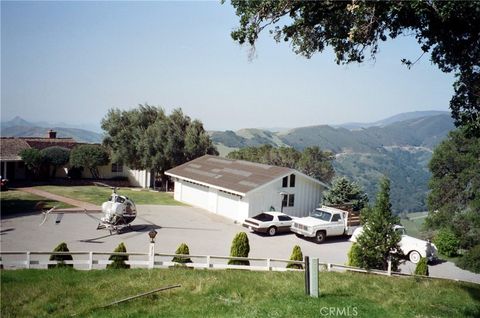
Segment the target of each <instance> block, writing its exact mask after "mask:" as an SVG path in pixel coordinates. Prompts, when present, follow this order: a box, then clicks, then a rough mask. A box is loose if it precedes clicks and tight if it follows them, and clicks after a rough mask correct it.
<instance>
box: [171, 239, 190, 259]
mask: <svg viewBox="0 0 480 318" xmlns="http://www.w3.org/2000/svg"><path fill="white" fill-rule="evenodd" d="M175 254H183V255H189V254H190V250H189V249H188V245H187V244H185V243H182V244H180V246H179V247H178V248H177V250H176V251H175ZM172 262H176V263H180V264H186V263H192V260H191V259H190V258H189V257H186V256H185V257H182V256H175V257H174V258H173V259H172Z"/></svg>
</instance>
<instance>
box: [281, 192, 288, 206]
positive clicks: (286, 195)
mask: <svg viewBox="0 0 480 318" xmlns="http://www.w3.org/2000/svg"><path fill="white" fill-rule="evenodd" d="M287 203H288V194H284V195H283V196H282V207H284V206H287Z"/></svg>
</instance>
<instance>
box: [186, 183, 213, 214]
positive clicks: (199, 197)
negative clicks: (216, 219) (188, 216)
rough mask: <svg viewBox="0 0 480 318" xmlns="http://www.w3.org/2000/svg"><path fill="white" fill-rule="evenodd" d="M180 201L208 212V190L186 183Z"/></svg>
mask: <svg viewBox="0 0 480 318" xmlns="http://www.w3.org/2000/svg"><path fill="white" fill-rule="evenodd" d="M180 201H182V202H185V203H188V204H191V205H193V206H196V207H199V208H202V209H205V210H208V188H207V187H203V186H200V185H196V184H193V183H186V182H185V183H183V185H182V197H181V200H180Z"/></svg>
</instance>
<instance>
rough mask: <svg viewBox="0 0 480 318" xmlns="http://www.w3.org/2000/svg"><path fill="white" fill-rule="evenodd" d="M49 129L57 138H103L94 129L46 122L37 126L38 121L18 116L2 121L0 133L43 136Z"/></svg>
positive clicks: (88, 141) (95, 140)
mask: <svg viewBox="0 0 480 318" xmlns="http://www.w3.org/2000/svg"><path fill="white" fill-rule="evenodd" d="M49 129H53V130H55V131H56V132H57V137H59V138H67V137H71V138H73V139H75V140H76V141H78V142H85V143H101V142H102V140H103V135H102V134H99V133H97V132H94V131H90V130H86V129H80V128H72V127H60V126H49V125H48V123H44V126H39V125H38V123H31V122H28V121H26V120H24V119H23V118H21V117H19V116H17V117H15V118H13V119H12V120H9V121H6V122H2V123H1V132H0V135H1V136H2V137H45V136H46V135H47V131H48V130H49Z"/></svg>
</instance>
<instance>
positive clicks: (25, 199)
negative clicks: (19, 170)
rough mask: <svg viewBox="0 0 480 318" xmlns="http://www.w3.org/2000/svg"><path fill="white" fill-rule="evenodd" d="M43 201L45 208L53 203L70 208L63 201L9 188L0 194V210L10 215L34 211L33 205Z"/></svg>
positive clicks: (3, 213) (59, 206)
mask: <svg viewBox="0 0 480 318" xmlns="http://www.w3.org/2000/svg"><path fill="white" fill-rule="evenodd" d="M39 201H43V202H45V203H46V204H47V205H46V207H47V208H51V207H53V206H54V205H55V206H57V207H58V208H71V207H72V206H71V205H68V204H66V203H63V202H58V201H54V200H50V199H47V198H43V197H39V196H37V195H33V194H30V193H26V192H22V191H19V190H15V189H10V190H8V191H2V192H1V194H0V202H1V211H2V215H10V214H16V213H24V212H31V211H35V205H36V204H37V203H38V202H39Z"/></svg>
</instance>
